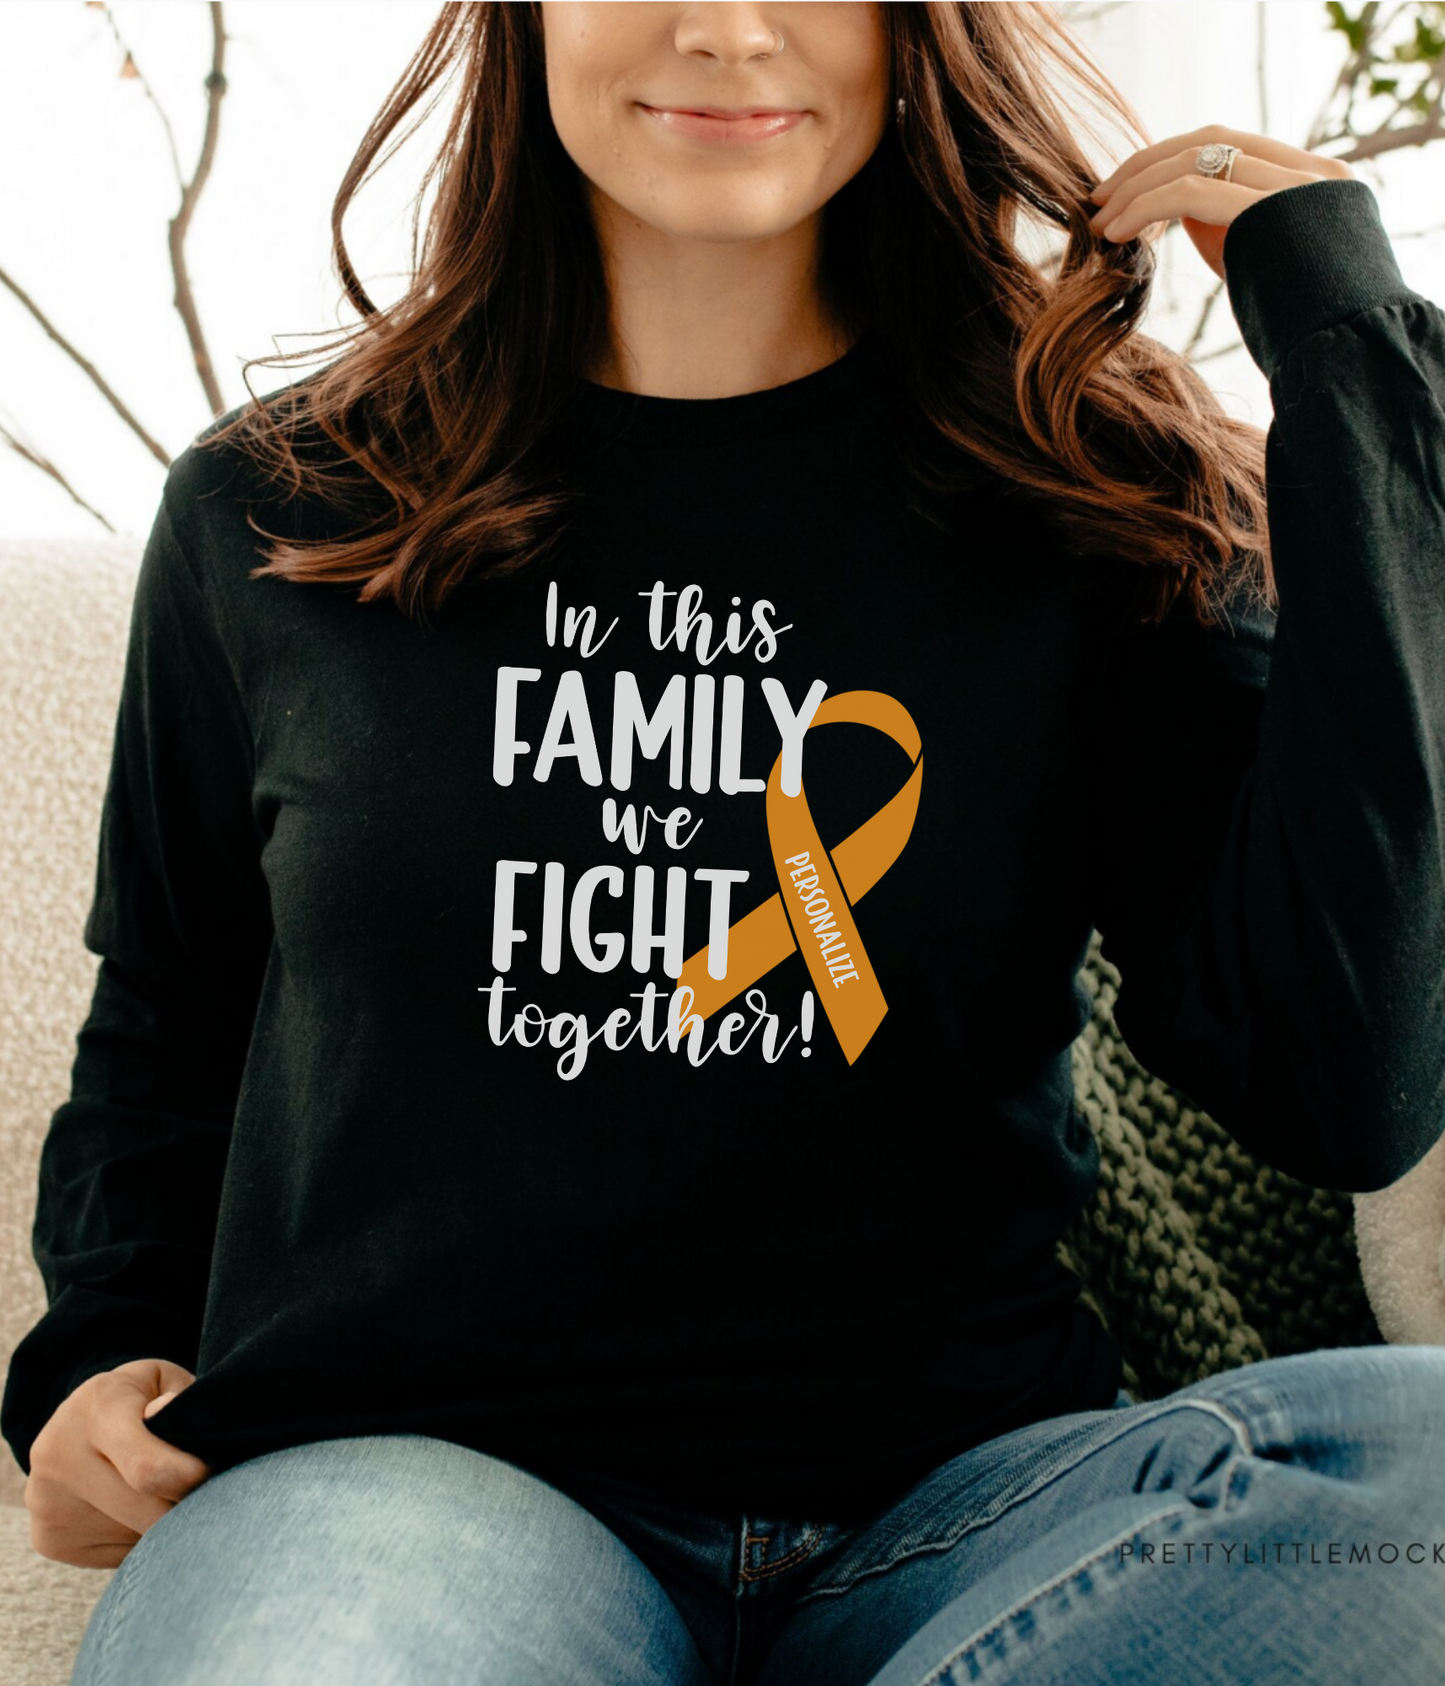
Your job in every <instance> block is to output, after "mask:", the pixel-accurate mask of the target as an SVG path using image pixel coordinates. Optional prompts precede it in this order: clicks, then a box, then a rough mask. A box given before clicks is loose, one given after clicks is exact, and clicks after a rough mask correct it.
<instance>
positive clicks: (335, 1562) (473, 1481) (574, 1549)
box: [72, 1346, 1445, 1686]
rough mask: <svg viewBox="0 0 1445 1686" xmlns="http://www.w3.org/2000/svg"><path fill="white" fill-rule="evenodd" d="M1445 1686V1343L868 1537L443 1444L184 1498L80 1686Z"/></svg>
mask: <svg viewBox="0 0 1445 1686" xmlns="http://www.w3.org/2000/svg"><path fill="white" fill-rule="evenodd" d="M979 1679H984V1680H987V1681H990V1682H994V1683H997V1686H1003V1683H1005V1682H1007V1683H1009V1686H1022V1683H1025V1682H1027V1686H1064V1683H1066V1682H1067V1683H1068V1686H1091V1683H1103V1682H1109V1683H1110V1686H1142V1683H1144V1682H1149V1683H1159V1686H1163V1683H1168V1686H1178V1683H1182V1682H1188V1683H1189V1686H1213V1683H1219V1686H1225V1683H1228V1686H1241V1683H1249V1686H1265V1683H1273V1682H1276V1681H1278V1682H1284V1681H1290V1682H1299V1681H1307V1682H1312V1683H1316V1686H1353V1683H1357V1682H1358V1683H1364V1682H1371V1683H1374V1682H1377V1681H1389V1682H1390V1683H1391V1686H1425V1683H1426V1682H1429V1683H1430V1686H1439V1682H1440V1681H1441V1680H1442V1679H1445V1348H1442V1347H1427V1346H1381V1347H1347V1348H1339V1349H1328V1350H1323V1351H1318V1352H1310V1353H1304V1354H1300V1355H1297V1356H1289V1357H1281V1358H1272V1359H1268V1360H1266V1361H1264V1362H1261V1363H1256V1364H1250V1365H1246V1366H1244V1367H1242V1368H1240V1369H1236V1370H1231V1371H1229V1372H1227V1373H1225V1374H1223V1375H1218V1376H1212V1377H1210V1378H1208V1379H1207V1380H1205V1381H1202V1382H1196V1383H1194V1384H1192V1385H1191V1386H1189V1387H1185V1388H1181V1389H1180V1390H1179V1391H1177V1392H1175V1393H1173V1394H1170V1395H1169V1396H1168V1397H1167V1398H1164V1399H1159V1400H1154V1401H1152V1402H1141V1403H1135V1402H1133V1401H1131V1400H1130V1399H1129V1397H1128V1395H1127V1394H1121V1395H1120V1396H1119V1398H1118V1399H1117V1401H1116V1402H1115V1404H1114V1406H1113V1407H1112V1408H1109V1409H1105V1410H1096V1411H1081V1412H1076V1413H1071V1414H1069V1415H1067V1416H1061V1417H1054V1418H1050V1419H1047V1420H1045V1421H1042V1422H1038V1423H1034V1424H1031V1425H1029V1426H1027V1427H1025V1428H1021V1429H1016V1430H1014V1431H1012V1432H1010V1433H1008V1434H1004V1435H1000V1436H998V1437H997V1438H996V1439H993V1440H990V1441H988V1442H986V1443H984V1444H983V1445H981V1446H977V1447H975V1448H973V1449H971V1450H969V1451H967V1452H964V1453H961V1454H959V1455H958V1456H956V1457H953V1458H951V1459H949V1460H948V1461H946V1462H945V1463H943V1464H941V1465H939V1467H938V1468H936V1469H935V1470H933V1471H932V1472H931V1473H929V1474H928V1475H926V1476H925V1477H923V1479H921V1480H920V1481H918V1482H917V1483H915V1484H914V1485H913V1486H912V1487H911V1488H910V1489H909V1490H908V1491H907V1492H905V1493H903V1494H902V1495H901V1496H900V1497H899V1498H898V1499H897V1500H896V1501H894V1502H891V1503H890V1504H888V1505H887V1506H886V1507H885V1508H883V1509H882V1510H881V1511H880V1512H879V1513H878V1514H876V1515H874V1516H872V1517H870V1518H868V1519H866V1520H865V1521H862V1522H852V1523H849V1524H847V1525H844V1524H840V1523H837V1522H830V1521H829V1520H828V1519H827V1518H825V1517H824V1518H815V1517H787V1516H784V1517H778V1516H766V1515H752V1514H748V1515H738V1514H736V1513H734V1514H728V1515H723V1514H708V1513H704V1512H699V1511H695V1510H689V1509H685V1508H680V1507H676V1506H674V1505H672V1504H669V1503H665V1502H661V1501H659V1500H658V1499H656V1498H651V1499H649V1498H648V1497H647V1496H645V1495H644V1494H642V1493H640V1492H638V1491H635V1490H632V1489H629V1488H627V1487H625V1486H623V1485H621V1484H619V1483H615V1482H613V1483H603V1482H601V1481H597V1482H592V1483H585V1484H584V1485H583V1486H581V1487H580V1488H578V1489H577V1490H576V1491H564V1490H563V1489H562V1488H561V1487H559V1486H557V1485H553V1484H551V1483H549V1482H547V1481H544V1480H542V1479H540V1478H539V1477H538V1476H537V1475H535V1474H533V1473H530V1472H528V1471H526V1470H523V1469H521V1468H519V1467H518V1466H517V1465H515V1464H513V1463H510V1462H507V1461H505V1460H502V1459H499V1458H494V1457H491V1456H488V1455H487V1454H485V1453H480V1452H476V1451H472V1450H470V1449H468V1448H465V1447H461V1446H457V1445H454V1444H452V1443H450V1442H448V1441H444V1440H438V1439H432V1438H430V1437H428V1436H425V1435H415V1434H392V1435H372V1436H366V1437H357V1438H350V1439H339V1440H323V1441H315V1442H310V1443H307V1444H304V1445H298V1446H292V1447H287V1448H285V1449H283V1450H280V1451H276V1452H270V1453H267V1454H265V1455H264V1456H261V1457H256V1458H252V1459H249V1460H247V1461H245V1462H243V1463H240V1464H236V1465H234V1466H233V1467H232V1468H230V1469H227V1470H224V1471H221V1472H219V1473H218V1474H216V1475H214V1476H212V1477H211V1478H210V1479H209V1480H208V1481H206V1482H203V1483H202V1484H201V1485H200V1486H199V1487H196V1488H194V1489H193V1490H192V1491H191V1492H190V1493H189V1494H187V1496H186V1497H185V1498H184V1499H182V1500H181V1501H180V1503H179V1504H177V1505H175V1506H174V1507H173V1508H172V1509H171V1510H169V1511H167V1512H166V1514H165V1515H164V1516H162V1517H161V1518H160V1520H159V1521H158V1522H156V1523H155V1524H153V1525H152V1526H151V1528H150V1529H149V1530H147V1532H146V1533H145V1534H143V1535H142V1536H141V1538H140V1540H139V1541H138V1542H137V1544H136V1545H135V1546H134V1547H133V1548H132V1550H131V1551H130V1553H129V1554H128V1555H127V1557H126V1558H125V1559H124V1561H123V1562H122V1563H121V1564H120V1566H119V1568H118V1569H117V1570H116V1572H115V1574H114V1575H113V1577H112V1579H111V1581H110V1584H109V1585H108V1586H107V1587H106V1589H105V1591H104V1593H103V1595H102V1596H101V1598H100V1600H99V1602H98V1603H97V1605H96V1608H95V1611H94V1613H93V1615H92V1617H91V1620H90V1624H89V1627H88V1628H87V1631H86V1634H85V1638H84V1642H83V1643H82V1646H81V1649H80V1652H79V1655H78V1657H77V1660H76V1665H75V1672H74V1674H73V1676H72V1686H201V1683H202V1682H204V1683H206V1686H242V1683H244V1686H263V1683H264V1686H293V1683H294V1686H303V1683H304V1686H343V1683H344V1686H534V1683H536V1686H542V1683H545V1686H825V1683H826V1686H865V1683H871V1686H956V1683H957V1682H961V1681H971V1680H979Z"/></svg>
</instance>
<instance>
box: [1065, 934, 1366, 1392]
mask: <svg viewBox="0 0 1445 1686" xmlns="http://www.w3.org/2000/svg"><path fill="white" fill-rule="evenodd" d="M1080 977H1081V979H1082V980H1083V982H1084V984H1085V986H1086V987H1087V989H1088V990H1089V993H1090V994H1091V995H1092V996H1093V999H1094V1013H1093V1017H1092V1018H1091V1019H1090V1021H1089V1023H1088V1024H1087V1025H1086V1026H1085V1028H1084V1030H1083V1032H1082V1033H1081V1035H1080V1036H1079V1038H1078V1040H1077V1041H1076V1042H1075V1043H1074V1047H1073V1063H1074V1089H1075V1093H1076V1094H1077V1096H1078V1101H1079V1106H1080V1108H1081V1110H1082V1111H1083V1113H1084V1116H1085V1117H1086V1118H1087V1119H1088V1121H1089V1124H1090V1126H1091V1127H1092V1129H1093V1130H1094V1133H1095V1134H1096V1135H1097V1137H1098V1139H1099V1150H1100V1159H1101V1165H1100V1175H1099V1188H1098V1192H1097V1195H1096V1197H1095V1199H1094V1201H1093V1202H1092V1203H1091V1204H1090V1205H1089V1206H1088V1207H1087V1208H1086V1209H1085V1210H1084V1211H1083V1212H1082V1213H1081V1214H1080V1215H1079V1218H1078V1219H1077V1220H1076V1222H1075V1223H1074V1224H1073V1225H1072V1226H1071V1227H1070V1229H1069V1231H1068V1232H1067V1233H1066V1234H1065V1235H1064V1237H1063V1238H1062V1239H1061V1240H1060V1242H1059V1246H1058V1253H1059V1257H1060V1258H1061V1259H1062V1260H1063V1261H1064V1263H1065V1264H1066V1265H1067V1266H1068V1267H1069V1268H1070V1269H1071V1270H1072V1271H1073V1272H1074V1273H1075V1274H1076V1275H1077V1276H1078V1277H1079V1278H1080V1280H1081V1281H1082V1282H1083V1284H1084V1291H1083V1297H1084V1299H1085V1300H1086V1301H1087V1302H1088V1303H1089V1304H1090V1305H1092V1306H1093V1308H1094V1309H1095V1310H1096V1311H1097V1312H1098V1313H1099V1315H1100V1316H1101V1317H1102V1318H1103V1320H1104V1322H1105V1324H1106V1325H1107V1326H1108V1327H1109V1329H1110V1330H1111V1331H1112V1332H1113V1334H1114V1337H1115V1339H1116V1340H1117V1341H1118V1342H1119V1345H1120V1348H1121V1350H1122V1351H1123V1355H1124V1385H1125V1387H1127V1388H1128V1389H1129V1391H1130V1392H1131V1393H1132V1394H1133V1395H1134V1397H1135V1398H1136V1399H1157V1398H1160V1397H1161V1396H1162V1395H1164V1394H1166V1393H1172V1392H1173V1391H1174V1390H1175V1389H1176V1388H1180V1387H1184V1386H1186V1385H1187V1384H1188V1383H1190V1382H1193V1381H1198V1380H1200V1379H1201V1378H1203V1377H1205V1376H1212V1375H1216V1374H1218V1372H1220V1371H1221V1370H1232V1369H1235V1368H1237V1367H1238V1366H1239V1365H1241V1364H1249V1363H1253V1362H1254V1361H1255V1360H1256V1359H1260V1358H1273V1357H1277V1356H1280V1355H1282V1354H1284V1353H1290V1352H1309V1351H1313V1350H1315V1349H1316V1348H1319V1347H1338V1346H1371V1345H1377V1344H1379V1342H1380V1340H1381V1335H1380V1331H1379V1329H1378V1327H1377V1326H1376V1323H1375V1319H1374V1315H1373V1314H1372V1312H1371V1310H1370V1305H1369V1301H1368V1300H1367V1299H1366V1297H1365V1290H1364V1285H1363V1283H1362V1281H1361V1279H1360V1267H1359V1258H1358V1255H1357V1253H1356V1250H1355V1233H1354V1220H1355V1213H1354V1202H1353V1201H1352V1200H1351V1199H1350V1197H1349V1196H1348V1195H1347V1194H1339V1193H1335V1192H1331V1191H1327V1190H1324V1189H1317V1188H1312V1187H1310V1186H1309V1185H1308V1184H1305V1183H1301V1182H1297V1181H1296V1180H1295V1179H1294V1178H1293V1177H1289V1176H1286V1175H1285V1173H1284V1172H1282V1171H1278V1170H1276V1169H1275V1168H1274V1167H1273V1166H1271V1165H1266V1164H1263V1163H1262V1162H1261V1161H1259V1160H1257V1159H1255V1158H1253V1157H1252V1156H1251V1155H1250V1154H1248V1153H1246V1152H1245V1151H1244V1149H1243V1148H1242V1147H1240V1146H1239V1145H1238V1143H1237V1142H1235V1140H1234V1138H1233V1137H1232V1136H1230V1135H1229V1133H1228V1132H1227V1131H1226V1130H1224V1129H1223V1128H1222V1127H1221V1126H1220V1125H1218V1124H1216V1123H1215V1122H1214V1120H1213V1119H1212V1118H1210V1117H1209V1115H1208V1114H1207V1113H1205V1112H1202V1111H1200V1110H1199V1109H1197V1108H1196V1107H1193V1106H1191V1105H1190V1104H1189V1103H1188V1101H1187V1100H1186V1099H1185V1098H1184V1096H1183V1095H1182V1094H1180V1093H1179V1091H1178V1090H1176V1089H1172V1088H1171V1087H1170V1086H1169V1085H1168V1084H1167V1083H1165V1082H1163V1081H1162V1080H1161V1079H1159V1078H1156V1077H1154V1076H1152V1075H1151V1074H1150V1073H1149V1072H1147V1071H1146V1070H1145V1069H1144V1068H1143V1067H1142V1066H1141V1065H1140V1064H1139V1063H1138V1062H1137V1061H1136V1060H1135V1059H1134V1057H1133V1055H1132V1054H1130V1052H1129V1050H1128V1048H1127V1047H1126V1045H1125V1043H1124V1041H1123V1039H1122V1038H1121V1037H1120V1035H1119V1030H1118V1027H1117V1025H1116V1024H1115V1023H1114V1015H1113V1007H1114V1002H1115V999H1116V998H1117V994H1118V988H1119V973H1118V971H1117V969H1116V968H1115V967H1114V966H1112V965H1111V964H1110V962H1109V961H1107V960H1106V959H1105V958H1104V956H1103V954H1102V953H1101V951H1100V946H1099V934H1098V932H1097V931H1096V932H1095V933H1094V937H1093V941H1092V943H1091V944H1090V947H1089V954H1088V958H1087V960H1086V962H1085V965H1084V968H1083V970H1082V971H1081V973H1080Z"/></svg>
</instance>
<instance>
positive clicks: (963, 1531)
mask: <svg viewBox="0 0 1445 1686" xmlns="http://www.w3.org/2000/svg"><path fill="white" fill-rule="evenodd" d="M1138 1408H1139V1407H1138V1406H1135V1407H1134V1409H1135V1410H1138ZM1181 1408H1184V1409H1187V1410H1194V1411H1207V1412H1209V1413H1210V1414H1211V1415H1213V1416H1216V1417H1219V1418H1221V1419H1222V1420H1223V1421H1224V1423H1225V1424H1226V1426H1227V1427H1228V1428H1229V1429H1230V1430H1231V1432H1232V1433H1233V1434H1234V1435H1235V1437H1236V1439H1238V1440H1239V1442H1240V1443H1241V1445H1242V1447H1243V1449H1244V1451H1245V1453H1246V1454H1247V1455H1248V1456H1250V1457H1253V1456H1254V1455H1255V1450H1254V1441H1253V1439H1252V1438H1251V1436H1250V1433H1249V1429H1248V1426H1247V1425H1246V1424H1245V1422H1244V1420H1243V1418H1241V1417H1240V1416H1239V1415H1238V1414H1237V1413H1236V1412H1234V1411H1231V1410H1229V1409H1228V1408H1227V1407H1226V1406H1222V1405H1221V1404H1220V1403H1219V1401H1218V1400H1215V1399H1181V1400H1178V1401H1175V1402H1170V1401H1167V1400H1161V1401H1160V1402H1159V1409H1158V1410H1157V1411H1155V1412H1154V1413H1153V1415H1151V1416H1147V1417H1136V1418H1135V1419H1134V1420H1133V1422H1130V1423H1125V1424H1120V1425H1119V1427H1118V1430H1117V1432H1116V1433H1113V1434H1111V1435H1109V1437H1108V1438H1107V1439H1105V1440H1101V1441H1099V1442H1098V1444H1097V1445H1094V1446H1091V1447H1090V1448H1089V1450H1088V1451H1087V1452H1085V1453H1084V1455H1083V1457H1081V1458H1078V1459H1076V1460H1075V1461H1074V1462H1072V1463H1065V1464H1062V1465H1061V1466H1060V1467H1058V1468H1057V1469H1053V1470H1050V1471H1049V1472H1048V1473H1047V1474H1045V1475H1041V1476H1040V1477H1039V1478H1038V1479H1037V1480H1035V1481H1033V1482H1032V1483H1031V1484H1030V1485H1028V1486H1027V1487H1023V1488H1021V1489H1020V1490H1019V1491H1018V1492H1017V1493H1015V1494H1014V1495H1013V1496H1012V1497H1011V1498H1010V1499H1009V1500H1008V1502H1007V1503H1005V1504H1003V1505H1000V1506H999V1508H998V1509H997V1510H993V1511H990V1512H989V1513H988V1515H986V1516H979V1517H975V1518H973V1519H971V1520H969V1521H966V1522H964V1523H963V1524H962V1526H960V1527H958V1528H957V1529H955V1530H951V1531H950V1532H948V1533H946V1534H943V1535H941V1536H938V1537H936V1538H934V1539H931V1540H922V1541H918V1542H916V1543H915V1544H913V1545H910V1546H908V1547H906V1548H905V1549H903V1550H901V1551H899V1552H898V1553H896V1555H894V1556H893V1557H890V1558H889V1559H888V1561H887V1562H886V1563H870V1564H866V1565H865V1566H864V1567H863V1568H861V1569H860V1570H859V1571H858V1573H857V1574H856V1575H853V1576H851V1577H850V1578H849V1579H848V1580H846V1581H844V1582H842V1583H841V1584H835V1585H832V1586H821V1587H809V1588H808V1589H807V1590H806V1591H805V1592H804V1593H803V1594H802V1595H801V1596H800V1597H799V1598H798V1599H797V1600H796V1601H795V1603H797V1604H806V1603H807V1602H808V1601H809V1600H810V1599H813V1598H826V1597H829V1596H837V1595H839V1594H841V1593H845V1592H847V1591H848V1590H849V1589H850V1588H851V1587H854V1586H856V1585H857V1584H858V1582H859V1581H862V1580H867V1579H869V1578H870V1577H871V1576H873V1575H886V1574H888V1573H889V1571H890V1570H893V1569H896V1568H897V1567H898V1565H899V1564H900V1563H906V1562H908V1561H909V1559H910V1558H914V1557H921V1556H923V1555H924V1554H925V1553H928V1552H933V1551H950V1550H952V1548H953V1547H954V1546H955V1545H957V1544H958V1542H959V1541H960V1540H961V1539H963V1538H964V1537H965V1535H968V1534H971V1533H974V1532H976V1530H978V1529H979V1528H986V1527H987V1526H988V1525H989V1523H991V1522H997V1521H998V1519H999V1518H1000V1517H1001V1516H1006V1515H1007V1514H1008V1512H1009V1511H1011V1510H1012V1509H1014V1507H1015V1506H1016V1505H1020V1504H1022V1503H1023V1502H1024V1500H1025V1499H1031V1498H1032V1497H1033V1496H1034V1495H1035V1494H1036V1493H1039V1492H1041V1491H1042V1490H1043V1489H1044V1488H1045V1487H1047V1486H1048V1485H1049V1484H1050V1483H1051V1482H1054V1481H1057V1480H1059V1479H1060V1478H1061V1477H1062V1476H1064V1475H1067V1474H1068V1473H1069V1472H1070V1471H1071V1470H1075V1469H1077V1468H1078V1467H1079V1465H1080V1464H1082V1463H1083V1462H1084V1461H1085V1460H1086V1459H1088V1458H1092V1457H1093V1456H1094V1455H1095V1454H1096V1453H1099V1452H1102V1451H1105V1450H1107V1448H1108V1447H1110V1446H1112V1445H1113V1444H1114V1443H1115V1442H1116V1441H1117V1440H1119V1439H1120V1438H1121V1437H1122V1436H1123V1435H1125V1434H1129V1433H1131V1432H1132V1431H1133V1430H1134V1429H1135V1428H1137V1427H1138V1426H1139V1424H1140V1423H1147V1422H1153V1421H1154V1420H1155V1419H1156V1418H1158V1417H1162V1416H1163V1415H1164V1414H1165V1412H1166V1411H1177V1410H1179V1409H1181ZM1232 1481H1233V1477H1232V1476H1231V1482H1232Z"/></svg>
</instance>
